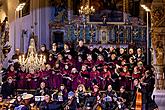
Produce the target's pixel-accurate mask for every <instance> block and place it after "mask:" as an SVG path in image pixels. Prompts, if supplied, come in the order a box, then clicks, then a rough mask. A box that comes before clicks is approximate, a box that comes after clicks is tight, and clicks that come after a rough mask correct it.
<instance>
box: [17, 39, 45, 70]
mask: <svg viewBox="0 0 165 110" xmlns="http://www.w3.org/2000/svg"><path fill="white" fill-rule="evenodd" d="M45 62H46V57H45V56H44V55H38V54H37V51H36V47H35V40H34V39H33V38H31V39H30V45H29V48H28V52H27V55H26V57H25V55H20V56H19V63H20V65H21V66H24V67H25V68H26V70H27V71H28V70H39V69H40V67H41V65H43V64H44V63H45Z"/></svg>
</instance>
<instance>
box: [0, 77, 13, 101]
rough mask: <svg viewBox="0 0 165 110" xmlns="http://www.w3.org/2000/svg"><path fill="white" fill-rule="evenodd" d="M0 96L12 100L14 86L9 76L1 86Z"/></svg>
mask: <svg viewBox="0 0 165 110" xmlns="http://www.w3.org/2000/svg"><path fill="white" fill-rule="evenodd" d="M1 94H2V96H3V98H4V99H7V98H12V97H13V96H14V95H15V85H14V83H13V78H12V77H11V76H9V77H8V78H7V81H6V82H4V83H3V84H2V89H1Z"/></svg>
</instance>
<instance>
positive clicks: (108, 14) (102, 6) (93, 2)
mask: <svg viewBox="0 0 165 110" xmlns="http://www.w3.org/2000/svg"><path fill="white" fill-rule="evenodd" d="M123 1H124V0H90V1H89V2H90V6H93V7H94V8H95V10H96V11H95V13H94V14H93V15H90V17H89V21H90V22H124V13H123V11H124V10H123V9H124V8H123Z"/></svg>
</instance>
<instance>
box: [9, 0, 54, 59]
mask: <svg viewBox="0 0 165 110" xmlns="http://www.w3.org/2000/svg"><path fill="white" fill-rule="evenodd" d="M8 1H9V0H8ZM31 1H32V2H33V4H32V3H31V6H32V7H33V8H32V7H31V11H30V14H29V15H27V16H24V17H22V18H18V15H17V14H16V16H17V19H16V20H15V9H16V6H17V4H18V0H10V2H9V3H8V8H9V10H8V15H9V16H8V17H9V23H10V30H9V31H10V38H9V40H10V43H11V45H12V46H13V47H12V50H11V52H10V53H9V57H10V56H11V55H12V54H13V53H14V32H15V35H16V40H15V41H16V43H15V44H16V48H20V44H21V42H20V38H21V36H22V30H26V31H27V35H24V52H25V51H26V50H27V48H28V43H29V37H30V34H31V32H32V29H31V26H32V25H33V26H34V32H35V34H36V35H37V36H38V46H39V45H41V44H43V43H45V44H46V45H47V46H48V45H49V20H50V18H51V17H50V16H51V14H50V13H51V11H50V8H49V7H47V0H31ZM35 23H36V24H37V25H34V24H35ZM15 30H16V31H15Z"/></svg>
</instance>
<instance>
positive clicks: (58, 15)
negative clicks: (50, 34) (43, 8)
mask: <svg viewBox="0 0 165 110" xmlns="http://www.w3.org/2000/svg"><path fill="white" fill-rule="evenodd" d="M50 4H51V5H52V7H53V8H54V9H53V13H54V19H55V21H58V22H64V21H67V19H68V12H67V9H68V0H50Z"/></svg>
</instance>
